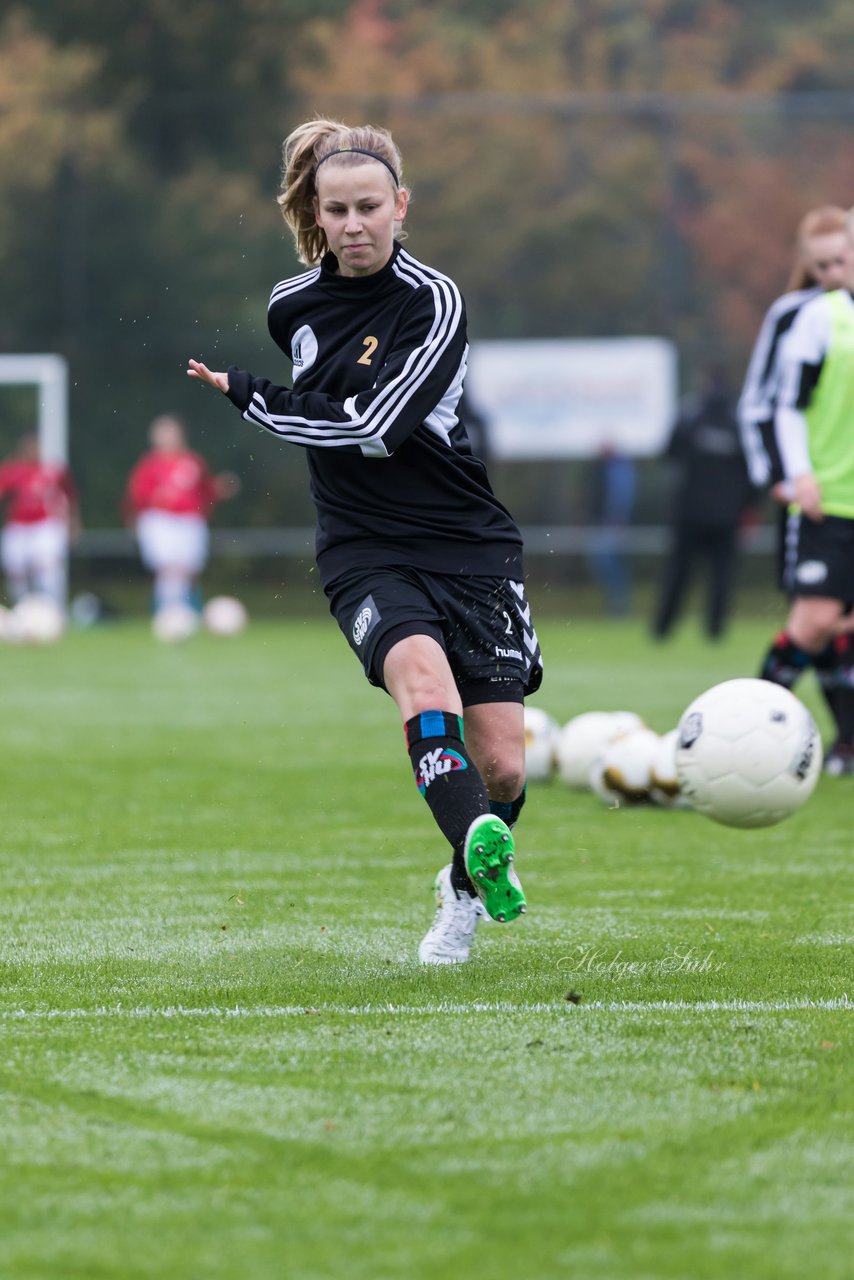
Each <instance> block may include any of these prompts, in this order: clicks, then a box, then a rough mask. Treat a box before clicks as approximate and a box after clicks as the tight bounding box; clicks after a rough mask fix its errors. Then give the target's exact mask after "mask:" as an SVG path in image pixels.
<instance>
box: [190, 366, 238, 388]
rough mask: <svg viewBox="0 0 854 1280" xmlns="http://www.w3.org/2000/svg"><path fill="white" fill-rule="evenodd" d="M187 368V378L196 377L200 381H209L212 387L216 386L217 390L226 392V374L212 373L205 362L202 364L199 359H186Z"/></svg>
mask: <svg viewBox="0 0 854 1280" xmlns="http://www.w3.org/2000/svg"><path fill="white" fill-rule="evenodd" d="M187 363H188V365H189V368H188V369H187V377H188V378H198V379H199V381H200V382H209V383H210V384H211V386H212V387H216V389H217V391H222V392H223V394H227V392H228V374H227V373H214V371H213V370H212V369H209V368H208V366H207V365H206V364H202V362H201V360H188V361H187Z"/></svg>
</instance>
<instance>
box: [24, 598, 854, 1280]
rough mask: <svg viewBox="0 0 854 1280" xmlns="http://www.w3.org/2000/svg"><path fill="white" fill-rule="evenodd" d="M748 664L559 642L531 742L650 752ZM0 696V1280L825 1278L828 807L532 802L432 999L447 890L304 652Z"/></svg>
mask: <svg viewBox="0 0 854 1280" xmlns="http://www.w3.org/2000/svg"><path fill="white" fill-rule="evenodd" d="M768 633H769V626H768V624H765V625H763V624H761V623H759V622H755V621H754V622H742V623H737V624H736V625H735V627H734V629H733V632H732V635H731V637H730V638H729V639H728V640H727V641H726V642H725V643H724V644H722V645H719V646H717V647H712V646H709V645H706V644H704V643H702V642H701V641H700V640H698V639H696V638H695V636H694V635H693V633H692V629H691V626H690V625H688V626H686V627H685V628H684V630H683V632H682V633H680V635H679V636H678V637H677V638H676V640H675V641H674V642H673V643H672V644H670V645H668V646H664V647H654V646H653V645H652V644H651V643H650V642H649V641H647V640H646V638H645V636H644V632H643V629H642V627H641V625H640V624H639V623H637V624H619V625H618V624H614V623H606V622H600V623H596V622H565V623H562V622H557V621H551V622H549V623H548V625H546V626H543V627H541V639H542V641H543V648H544V651H545V654H546V660H547V679H546V682H545V684H544V687H543V690H542V691H541V694H540V695H539V696H538V697H537V699H535V703H536V704H537V705H540V706H543V707H545V708H546V709H547V710H549V711H550V712H551V713H552V714H553V715H554V716H555V717H556V718H557V719H558V720H560V721H561V722H563V721H565V720H567V719H568V718H569V717H570V716H571V715H574V714H575V713H577V712H579V711H583V710H589V709H598V708H618V707H624V708H628V709H631V710H635V711H638V712H640V713H641V714H642V715H643V716H644V717H645V718H646V719H647V720H648V722H649V723H650V724H651V725H652V727H653V728H656V729H658V730H660V731H664V730H667V729H669V728H671V727H673V725H674V724H675V723H676V720H677V718H678V716H679V714H680V712H681V710H682V709H683V707H684V706H685V705H686V704H687V702H689V701H690V700H691V699H692V698H693V697H694V696H695V695H696V694H697V693H699V692H700V691H701V690H702V689H703V688H705V687H707V686H708V685H710V684H713V683H715V682H716V681H718V680H721V679H726V678H728V677H730V676H735V675H743V674H752V673H753V671H754V670H755V667H756V662H757V658H758V655H759V653H760V651H761V650H762V648H763V647H764V644H765V642H766V640H767V636H768ZM0 661H2V666H3V684H4V689H5V712H4V715H3V718H2V724H0V742H2V767H3V822H2V834H0V841H2V844H1V845H0V847H1V848H2V867H3V882H4V892H3V901H4V910H3V929H2V935H1V936H0V964H2V1009H0V1035H2V1058H0V1062H1V1063H2V1066H0V1071H2V1078H1V1079H0V1095H1V1103H0V1105H2V1111H1V1112H0V1114H2V1147H3V1160H2V1162H0V1242H2V1243H0V1274H2V1276H3V1277H6V1276H8V1277H14V1278H15V1280H30V1278H33V1280H34V1278H35V1277H39V1278H41V1277H55V1278H56V1280H78V1278H79V1280H98V1278H101V1277H110V1278H112V1277H116V1278H121V1280H136V1278H137V1277H139V1278H142V1277H145V1278H146V1280H147V1278H148V1277H158V1278H162V1277H168V1278H170V1280H175V1278H178V1280H185V1278H187V1280H190V1278H193V1280H195V1277H205V1278H206V1280H226V1278H227V1280H238V1278H241V1280H243V1278H244V1277H245V1278H247V1280H268V1278H269V1280H272V1278H274V1277H275V1278H276V1280H278V1278H280V1277H286V1278H288V1280H327V1278H332V1277H335V1280H340V1278H342V1277H344V1278H346V1280H422V1278H423V1280H434V1278H435V1280H445V1278H449V1280H450V1278H452V1277H457V1276H478V1277H484V1278H485V1280H504V1278H505V1277H506V1278H507V1280H511V1278H512V1280H519V1278H520V1277H521V1278H523V1280H552V1278H555V1280H557V1278H558V1277H561V1278H562V1277H579V1278H580V1280H623V1278H625V1280H653V1278H656V1280H657V1278H658V1277H662V1278H664V1277H673V1278H675V1277H680V1278H682V1277H684V1278H685V1280H706V1278H709V1280H711V1278H714V1280H741V1278H742V1277H750V1278H751V1280H764V1278H766V1277H767V1280H783V1278H787V1277H792V1278H793V1280H794V1278H797V1280H803V1277H804V1276H807V1275H818V1276H821V1277H822V1280H835V1278H836V1277H839V1278H840V1280H841V1278H842V1277H847V1276H849V1275H850V1274H851V1261H850V1252H851V1223H852V1221H854V1203H852V1195H851V1170H852V1167H854V1164H853V1163H852V1157H853V1156H854V1146H852V1108H853V1106H854V1089H852V1071H851V1042H852V1035H851V1016H852V1014H851V1010H852V1005H851V1003H850V1002H849V997H851V996H852V993H854V983H852V967H851V952H850V942H851V916H850V907H851V898H852V893H851V890H852V871H851V864H852V816H854V779H843V780H829V779H822V780H821V781H820V782H819V786H818V790H817V792H816V794H815V795H814V796H813V798H812V799H811V800H810V802H809V803H808V804H807V806H806V807H805V808H804V809H803V810H801V811H800V812H799V813H798V814H796V815H795V816H794V817H792V818H791V819H789V820H788V821H787V822H785V823H783V824H781V825H780V826H778V827H774V828H771V829H767V830H764V831H755V832H740V831H734V830H729V829H725V828H723V827H718V826H715V825H714V824H713V823H711V822H709V821H707V820H706V819H704V818H702V817H700V816H699V815H696V814H690V813H684V812H663V811H659V810H651V809H635V810H622V811H619V812H618V811H611V810H607V809H605V808H604V807H603V806H602V805H601V804H600V803H599V801H598V800H596V799H595V798H594V797H593V796H591V795H578V794H572V793H570V792H569V791H568V790H567V789H566V788H565V787H563V785H562V784H560V783H554V784H551V785H548V786H542V787H539V788H537V789H533V788H532V790H531V794H530V798H529V803H528V806H527V808H526V810H525V813H524V815H523V820H522V822H521V823H520V826H519V830H518V845H519V863H518V865H519V870H520V874H521V875H522V878H523V880H524V883H525V888H526V891H527V894H528V899H529V914H528V916H527V917H525V918H524V919H523V920H522V921H519V922H518V923H517V924H514V925H512V926H508V927H507V928H502V927H501V926H498V925H489V926H487V927H484V928H482V929H481V930H480V933H479V935H478V941H477V944H476V950H475V952H474V956H473V959H472V962H471V963H470V964H469V965H467V966H461V967H452V968H443V969H438V970H429V971H425V970H422V969H421V968H420V967H419V966H418V965H417V963H416V960H415V954H416V948H417V944H418V941H419V939H420V937H421V935H422V934H423V932H424V930H425V929H426V927H427V925H428V924H429V922H430V920H431V918H432V897H431V884H432V879H433V876H434V874H435V872H436V870H437V869H438V868H439V867H440V866H441V865H442V864H443V862H445V861H446V860H447V857H446V853H445V851H444V850H443V848H442V842H441V839H440V837H439V836H438V834H437V832H436V831H435V829H434V827H433V825H432V822H431V820H430V817H429V812H428V810H427V807H426V805H424V804H423V802H422V801H421V800H420V798H419V796H418V794H417V792H416V790H415V787H414V785H413V782H412V779H411V775H410V770H409V764H408V759H407V756H406V754H405V751H404V749H403V742H402V735H401V732H400V730H399V728H398V726H397V721H396V714H395V711H394V708H393V706H392V704H391V702H390V700H389V699H387V698H386V697H385V696H384V695H382V694H380V693H378V692H377V691H376V690H372V689H370V688H369V687H368V685H367V683H366V682H365V681H364V679H363V678H362V676H361V674H360V671H359V668H358V666H357V664H356V662H355V660H354V659H353V658H352V657H351V655H350V654H349V652H348V651H347V648H346V645H345V644H344V642H343V641H342V640H341V638H340V636H339V635H338V633H337V631H336V629H335V627H334V625H333V624H332V622H331V621H308V622H303V621H300V620H298V619H295V620H293V621H291V622H289V623H282V624H278V625H277V624H275V623H273V622H265V623H256V624H254V625H253V626H252V627H251V628H250V629H249V631H248V632H246V633H245V634H244V635H243V636H241V637H238V638H236V639H234V640H228V641H223V640H215V639H213V638H212V637H207V636H199V637H197V638H196V639H195V640H193V641H192V642H191V643H189V644H187V645H185V646H182V647H174V648H169V647H162V646H158V645H156V644H155V642H154V641H153V640H152V639H151V636H150V634H149V632H148V630H147V628H146V627H145V626H144V625H143V624H142V623H141V622H140V623H124V624H121V625H115V626H113V627H103V628H101V629H100V630H94V631H91V632H87V633H78V634H71V635H69V636H68V637H66V639H65V640H64V641H63V642H62V643H61V644H60V645H59V646H57V647H56V648H52V649H45V650H22V649H5V650H3V652H2V654H0ZM802 693H803V696H804V698H805V700H806V701H807V702H808V703H809V704H810V706H811V707H812V708H813V710H814V711H815V712H816V713H817V715H818V717H819V719H820V722H821V724H822V727H823V729H824V731H825V733H826V732H827V722H826V720H824V719H823V717H822V714H821V707H820V705H819V702H818V700H817V698H816V695H815V692H814V688H813V687H812V685H811V684H810V683H808V682H805V686H804V689H803V690H802ZM570 993H572V998H571V999H568V996H569V995H570ZM576 1001H577V1002H576Z"/></svg>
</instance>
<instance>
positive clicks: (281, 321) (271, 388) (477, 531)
mask: <svg viewBox="0 0 854 1280" xmlns="http://www.w3.org/2000/svg"><path fill="white" fill-rule="evenodd" d="M268 325H269V330H270V335H271V337H272V338H273V340H274V342H275V343H276V345H277V346H278V347H279V348H280V349H281V350H282V351H283V352H284V353H285V354H286V355H287V356H288V359H289V361H290V363H291V365H292V369H293V374H292V379H291V380H292V383H293V385H292V386H291V387H288V386H285V385H282V384H278V383H272V382H270V381H268V380H267V379H265V378H256V377H254V376H253V375H252V374H250V373H248V372H247V371H245V370H241V369H236V368H230V369H229V371H228V377H229V390H228V396H229V399H230V400H231V401H232V402H233V403H234V404H235V405H236V406H237V407H238V408H239V409H240V410H241V412H242V414H243V417H244V418H245V419H246V420H247V421H248V422H252V423H255V424H257V425H258V426H260V427H262V428H264V429H265V430H266V431H269V432H271V433H272V434H273V435H275V436H277V437H278V438H279V439H280V440H282V441H285V442H286V443H288V444H296V445H300V446H301V447H302V448H304V449H305V450H306V453H307V457H308V467H309V476H310V483H311V491H312V497H313V499H314V503H315V508H316V511H317V562H318V568H319V570H320V575H321V581H322V582H323V584H324V585H328V584H329V583H330V582H332V581H333V580H334V579H335V578H337V577H339V576H340V575H341V574H342V573H345V572H347V571H348V570H349V569H352V568H357V567H358V568H364V567H367V566H372V565H390V564H405V565H412V566H413V567H416V568H423V569H430V570H433V571H435V572H439V573H453V574H467V575H475V576H493V575H497V576H501V577H509V578H516V579H518V578H521V576H522V547H521V537H520V535H519V531H518V529H517V527H516V525H515V523H514V522H513V520H512V518H511V517H510V515H509V513H508V512H507V511H506V509H505V508H504V507H503V506H502V505H501V503H500V502H499V501H498V499H497V498H496V497H495V495H494V494H493V492H492V489H491V487H490V485H489V481H488V479H487V475H486V470H485V467H484V464H483V462H482V461H481V460H480V459H479V458H476V457H475V456H474V454H473V453H472V450H471V447H470V444H469V441H468V437H467V435H466V432H465V428H464V427H463V426H462V424H461V423H460V421H459V418H458V416H457V405H458V403H459V399H460V395H461V393H462V387H463V378H464V376H465V371H466V356H467V351H468V346H467V340H466V317H465V305H464V303H463V299H462V297H461V295H460V292H459V290H458V289H457V287H456V285H455V284H454V283H453V281H452V280H450V279H448V277H447V276H444V275H442V274H441V273H440V272H438V271H435V270H433V269H432V268H431V267H428V266H425V265H424V264H423V263H421V262H419V261H418V260H417V259H415V258H413V257H412V256H411V255H410V254H408V253H407V252H405V250H403V249H402V248H401V246H400V245H399V244H396V245H395V247H394V251H393V253H392V256H391V258H390V259H389V261H388V263H387V264H386V265H385V266H384V267H383V268H382V269H381V270H380V271H377V272H375V273H374V274H372V275H367V276H341V275H339V274H337V261H336V259H335V257H334V255H333V254H331V253H330V254H327V255H326V257H325V258H324V259H323V261H322V262H321V264H320V266H319V267H316V268H314V269H313V270H310V271H307V272H304V273H303V274H302V275H299V276H296V277H293V278H292V279H289V280H283V281H282V282H281V283H279V284H277V285H276V287H275V288H274V289H273V292H272V295H271V297H270V305H269V310H268Z"/></svg>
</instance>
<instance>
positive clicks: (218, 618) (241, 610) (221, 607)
mask: <svg viewBox="0 0 854 1280" xmlns="http://www.w3.org/2000/svg"><path fill="white" fill-rule="evenodd" d="M202 620H203V621H204V624H205V626H206V627H207V629H208V631H210V632H211V634H212V635H215V636H236V635H238V634H239V633H240V632H241V631H243V630H244V628H245V627H246V623H247V622H248V621H249V615H248V614H247V612H246V607H245V606H244V605H243V604H241V602H240V601H239V600H236V599H235V598H234V596H213V597H212V598H211V599H210V600H208V601H207V603H206V604H205V607H204V609H203V610H202Z"/></svg>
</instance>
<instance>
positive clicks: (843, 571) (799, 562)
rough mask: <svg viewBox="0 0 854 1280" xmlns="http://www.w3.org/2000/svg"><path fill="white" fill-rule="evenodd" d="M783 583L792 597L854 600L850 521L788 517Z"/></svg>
mask: <svg viewBox="0 0 854 1280" xmlns="http://www.w3.org/2000/svg"><path fill="white" fill-rule="evenodd" d="M784 581H785V586H786V590H787V591H788V592H789V594H790V595H793V596H826V597H827V598H828V599H829V600H841V601H843V602H844V603H847V602H849V601H851V600H854V520H849V519H847V518H846V517H845V516H825V517H824V519H823V520H818V521H816V520H809V519H808V518H807V517H806V516H805V515H790V516H789V527H788V534H787V539H786V566H785V577H784Z"/></svg>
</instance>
